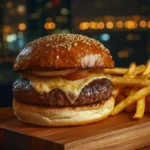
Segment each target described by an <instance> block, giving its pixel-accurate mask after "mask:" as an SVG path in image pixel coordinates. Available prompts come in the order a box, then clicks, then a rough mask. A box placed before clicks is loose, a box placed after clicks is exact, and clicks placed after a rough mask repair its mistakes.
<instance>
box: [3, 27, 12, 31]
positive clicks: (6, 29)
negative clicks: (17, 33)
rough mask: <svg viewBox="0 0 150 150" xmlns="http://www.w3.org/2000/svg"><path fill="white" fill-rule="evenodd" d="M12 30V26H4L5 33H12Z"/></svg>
mask: <svg viewBox="0 0 150 150" xmlns="http://www.w3.org/2000/svg"><path fill="white" fill-rule="evenodd" d="M11 31H12V28H11V26H4V28H3V33H10V32H11Z"/></svg>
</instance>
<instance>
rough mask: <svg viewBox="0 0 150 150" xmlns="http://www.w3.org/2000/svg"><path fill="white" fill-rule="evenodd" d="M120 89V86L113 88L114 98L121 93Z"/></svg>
mask: <svg viewBox="0 0 150 150" xmlns="http://www.w3.org/2000/svg"><path fill="white" fill-rule="evenodd" d="M121 91H122V88H120V87H116V88H114V90H113V96H114V98H116V97H117V96H118V95H119V94H120V93H121Z"/></svg>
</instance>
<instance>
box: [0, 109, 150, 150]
mask: <svg viewBox="0 0 150 150" xmlns="http://www.w3.org/2000/svg"><path fill="white" fill-rule="evenodd" d="M0 144H1V146H3V147H5V148H9V149H10V148H12V149H14V148H15V149H17V150H20V149H21V150H36V149H38V150H43V149H44V150H52V149H54V150H55V149H57V150H59V149H60V150H82V149H83V150H93V149H98V150H99V149H102V150H103V149H104V150H109V149H110V150H112V149H115V150H120V149H124V150H125V149H138V148H141V147H145V146H147V145H150V114H145V116H144V118H143V119H142V120H140V121H135V120H133V119H132V114H128V113H121V114H119V115H116V116H110V117H108V118H107V119H105V120H103V121H100V122H97V123H92V124H89V125H84V126H75V127H63V128H48V127H38V126H32V125H29V124H25V123H22V122H20V121H19V120H17V119H16V117H15V116H14V114H13V110H12V108H6V109H0Z"/></svg>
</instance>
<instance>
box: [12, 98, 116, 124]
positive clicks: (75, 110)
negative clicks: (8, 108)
mask: <svg viewBox="0 0 150 150" xmlns="http://www.w3.org/2000/svg"><path fill="white" fill-rule="evenodd" d="M114 104H115V100H114V98H113V97H111V98H110V99H109V100H107V101H106V102H105V103H104V104H98V103H97V104H95V105H89V106H78V107H61V108H51V107H40V106H34V105H27V104H22V103H20V102H17V101H16V100H14V101H13V109H14V112H15V115H16V116H17V118H18V119H19V120H20V121H22V122H26V123H29V124H34V125H42V126H74V125H84V124H88V123H92V122H96V121H100V120H103V119H105V118H107V117H108V116H109V114H110V113H111V111H112V109H113V107H114Z"/></svg>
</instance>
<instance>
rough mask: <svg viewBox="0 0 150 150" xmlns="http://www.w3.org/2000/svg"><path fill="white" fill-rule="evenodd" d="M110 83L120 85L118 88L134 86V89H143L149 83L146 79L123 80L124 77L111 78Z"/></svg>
mask: <svg viewBox="0 0 150 150" xmlns="http://www.w3.org/2000/svg"><path fill="white" fill-rule="evenodd" d="M112 82H113V84H114V85H120V86H134V87H136V86H137V87H144V86H148V85H150V81H149V80H147V79H141V78H138V79H137V78H133V79H131V78H124V77H117V76H112Z"/></svg>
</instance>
